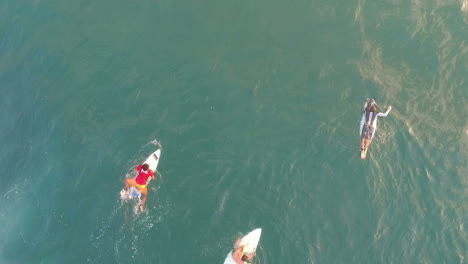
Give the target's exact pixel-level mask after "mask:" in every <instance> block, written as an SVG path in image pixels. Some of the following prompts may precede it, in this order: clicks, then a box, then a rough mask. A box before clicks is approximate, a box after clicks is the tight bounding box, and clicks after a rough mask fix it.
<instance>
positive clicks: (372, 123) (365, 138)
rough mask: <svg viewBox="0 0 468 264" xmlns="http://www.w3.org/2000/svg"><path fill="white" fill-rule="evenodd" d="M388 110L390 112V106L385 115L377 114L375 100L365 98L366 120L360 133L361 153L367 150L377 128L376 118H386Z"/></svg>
mask: <svg viewBox="0 0 468 264" xmlns="http://www.w3.org/2000/svg"><path fill="white" fill-rule="evenodd" d="M390 110H392V107H391V106H389V107H388V109H387V111H386V112H385V113H379V112H378V110H377V103H376V102H375V99H373V98H367V102H366V105H365V107H364V111H365V115H366V120H365V122H364V125H363V127H362V131H361V151H365V150H367V148H369V145H370V144H371V142H372V137H373V135H374V132H375V128H376V126H377V117H386V116H387V115H388V113H389V112H390Z"/></svg>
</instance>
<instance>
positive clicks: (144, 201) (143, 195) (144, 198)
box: [140, 193, 148, 212]
mask: <svg viewBox="0 0 468 264" xmlns="http://www.w3.org/2000/svg"><path fill="white" fill-rule="evenodd" d="M141 196H142V198H141V205H140V211H142V212H143V209H144V208H145V203H146V199H147V198H148V195H147V194H146V195H145V194H143V193H142V194H141Z"/></svg>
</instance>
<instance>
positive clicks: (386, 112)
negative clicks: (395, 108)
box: [377, 106, 392, 117]
mask: <svg viewBox="0 0 468 264" xmlns="http://www.w3.org/2000/svg"><path fill="white" fill-rule="evenodd" d="M390 110H392V106H389V107H388V108H387V111H385V113H378V114H377V116H378V117H386V116H387V115H388V113H390Z"/></svg>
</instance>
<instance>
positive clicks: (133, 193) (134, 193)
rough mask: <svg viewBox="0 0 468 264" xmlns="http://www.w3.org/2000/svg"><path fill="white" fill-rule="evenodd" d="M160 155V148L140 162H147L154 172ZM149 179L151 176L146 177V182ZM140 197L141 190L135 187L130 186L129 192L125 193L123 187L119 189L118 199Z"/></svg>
mask: <svg viewBox="0 0 468 264" xmlns="http://www.w3.org/2000/svg"><path fill="white" fill-rule="evenodd" d="M160 157H161V149H158V150H156V151H155V152H153V153H151V155H149V157H148V158H147V159H146V160H145V162H143V163H142V164H145V163H147V164H148V165H149V168H150V169H151V170H152V171H153V172H154V174H156V168H157V167H158V163H159V158H160ZM150 181H151V177H149V178H148V181H147V182H146V184H148V183H149V182H150ZM140 197H141V192H140V190H138V189H137V188H135V187H133V186H132V187H130V193H129V194H126V192H125V189H122V190H121V191H120V199H122V200H126V199H135V198H138V199H140Z"/></svg>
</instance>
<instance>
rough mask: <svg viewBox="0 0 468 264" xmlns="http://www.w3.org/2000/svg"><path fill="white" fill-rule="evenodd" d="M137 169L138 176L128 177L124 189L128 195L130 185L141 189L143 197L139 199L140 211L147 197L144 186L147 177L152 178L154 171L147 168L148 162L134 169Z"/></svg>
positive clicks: (146, 189)
mask: <svg viewBox="0 0 468 264" xmlns="http://www.w3.org/2000/svg"><path fill="white" fill-rule="evenodd" d="M135 170H136V171H138V176H137V177H136V178H128V179H126V180H125V191H126V194H127V195H128V194H129V192H130V186H134V187H135V188H137V189H138V190H140V191H141V194H142V196H143V198H142V199H141V205H140V211H143V208H144V206H145V203H146V199H147V197H148V188H147V187H146V185H147V181H148V178H149V177H151V178H152V179H153V180H154V179H155V177H154V172H153V171H152V170H151V169H150V168H149V165H148V164H146V163H145V164H142V165H138V167H136V169H135Z"/></svg>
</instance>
